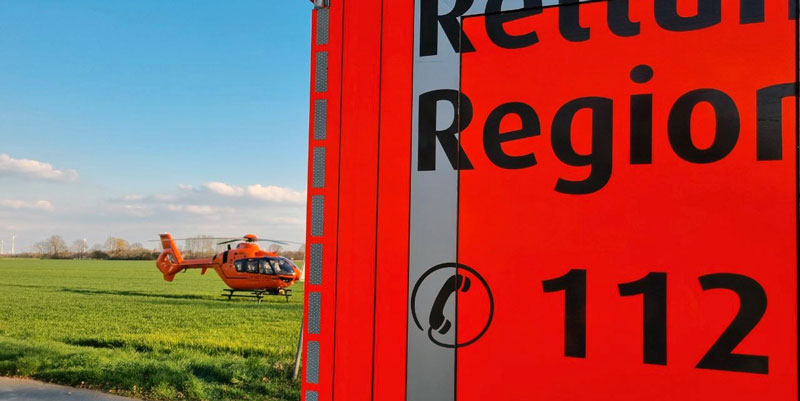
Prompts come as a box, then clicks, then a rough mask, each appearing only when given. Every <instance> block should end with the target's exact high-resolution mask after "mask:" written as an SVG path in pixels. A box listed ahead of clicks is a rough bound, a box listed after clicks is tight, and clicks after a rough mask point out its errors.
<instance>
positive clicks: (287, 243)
mask: <svg viewBox="0 0 800 401" xmlns="http://www.w3.org/2000/svg"><path fill="white" fill-rule="evenodd" d="M256 241H263V242H272V243H275V244H282V245H289V244H295V245H303V243H302V242H295V241H287V240H277V239H266V238H259V239H257V240H256Z"/></svg>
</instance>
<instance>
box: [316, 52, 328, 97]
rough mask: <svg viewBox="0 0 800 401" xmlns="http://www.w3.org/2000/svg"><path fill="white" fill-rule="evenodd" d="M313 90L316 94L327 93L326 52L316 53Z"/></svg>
mask: <svg viewBox="0 0 800 401" xmlns="http://www.w3.org/2000/svg"><path fill="white" fill-rule="evenodd" d="M315 75H316V77H315V78H316V79H315V81H314V89H315V90H316V91H317V92H327V91H328V52H318V53H317V73H316V74H315Z"/></svg>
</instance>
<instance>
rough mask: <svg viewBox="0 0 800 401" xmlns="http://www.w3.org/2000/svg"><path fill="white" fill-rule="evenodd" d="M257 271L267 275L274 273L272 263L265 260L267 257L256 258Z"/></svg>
mask: <svg viewBox="0 0 800 401" xmlns="http://www.w3.org/2000/svg"><path fill="white" fill-rule="evenodd" d="M258 272H259V273H261V274H269V275H272V274H275V271H274V270H273V269H272V265H271V264H270V263H269V262H268V261H267V259H259V260H258Z"/></svg>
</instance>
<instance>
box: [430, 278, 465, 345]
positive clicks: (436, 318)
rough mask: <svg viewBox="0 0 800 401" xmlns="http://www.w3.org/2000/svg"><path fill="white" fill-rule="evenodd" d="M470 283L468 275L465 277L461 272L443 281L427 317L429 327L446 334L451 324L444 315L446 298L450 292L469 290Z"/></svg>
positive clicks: (448, 297)
mask: <svg viewBox="0 0 800 401" xmlns="http://www.w3.org/2000/svg"><path fill="white" fill-rule="evenodd" d="M470 285H471V282H470V279H469V277H465V276H463V275H461V274H456V275H455V276H451V277H450V278H448V279H447V281H445V283H444V285H442V289H441V290H439V294H438V295H437V296H436V300H435V301H433V306H432V307H431V314H430V317H429V319H428V322H429V323H430V327H431V329H433V330H437V331H438V332H439V334H447V332H448V331H450V328H451V327H452V324H451V323H450V321H449V320H447V319H446V318H445V317H444V306H445V304H447V300H448V299H450V296H451V295H452V294H454V293H455V292H456V291H460V292H467V291H469V288H470Z"/></svg>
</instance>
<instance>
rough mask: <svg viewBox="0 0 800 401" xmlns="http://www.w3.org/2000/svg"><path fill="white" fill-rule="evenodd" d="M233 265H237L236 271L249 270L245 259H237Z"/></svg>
mask: <svg viewBox="0 0 800 401" xmlns="http://www.w3.org/2000/svg"><path fill="white" fill-rule="evenodd" d="M233 265H234V266H236V271H237V272H239V273H242V272H245V271H246V270H247V266H246V265H245V261H244V260H237V261H235V262H233Z"/></svg>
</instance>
